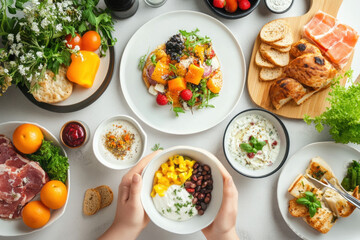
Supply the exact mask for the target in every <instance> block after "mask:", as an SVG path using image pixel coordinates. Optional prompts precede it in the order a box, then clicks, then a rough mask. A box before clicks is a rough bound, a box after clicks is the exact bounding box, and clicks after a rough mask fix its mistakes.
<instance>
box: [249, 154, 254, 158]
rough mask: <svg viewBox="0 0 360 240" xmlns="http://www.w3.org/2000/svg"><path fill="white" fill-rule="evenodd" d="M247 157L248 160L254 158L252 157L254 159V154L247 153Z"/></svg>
mask: <svg viewBox="0 0 360 240" xmlns="http://www.w3.org/2000/svg"><path fill="white" fill-rule="evenodd" d="M247 156H248V158H254V157H255V153H248V154H247Z"/></svg>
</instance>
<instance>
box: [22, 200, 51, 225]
mask: <svg viewBox="0 0 360 240" xmlns="http://www.w3.org/2000/svg"><path fill="white" fill-rule="evenodd" d="M22 219H23V221H24V223H25V224H26V225H27V226H28V227H31V228H41V227H42V226H44V225H45V224H46V223H47V222H48V221H49V219H50V209H49V208H48V207H46V206H45V205H44V204H43V203H42V202H40V201H32V202H29V203H28V204H26V206H25V207H24V209H23V211H22Z"/></svg>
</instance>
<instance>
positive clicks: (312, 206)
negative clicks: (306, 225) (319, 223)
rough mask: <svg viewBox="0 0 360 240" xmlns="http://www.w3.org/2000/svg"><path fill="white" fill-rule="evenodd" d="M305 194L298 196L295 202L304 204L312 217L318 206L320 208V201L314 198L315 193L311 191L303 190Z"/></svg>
mask: <svg viewBox="0 0 360 240" xmlns="http://www.w3.org/2000/svg"><path fill="white" fill-rule="evenodd" d="M304 194H305V196H304V197H302V198H298V199H297V200H296V202H297V203H298V204H302V205H305V206H306V207H307V208H308V209H309V213H310V217H313V216H314V215H315V214H316V212H317V209H318V208H321V202H320V201H319V200H318V199H317V198H316V195H315V194H314V193H312V192H305V193H304Z"/></svg>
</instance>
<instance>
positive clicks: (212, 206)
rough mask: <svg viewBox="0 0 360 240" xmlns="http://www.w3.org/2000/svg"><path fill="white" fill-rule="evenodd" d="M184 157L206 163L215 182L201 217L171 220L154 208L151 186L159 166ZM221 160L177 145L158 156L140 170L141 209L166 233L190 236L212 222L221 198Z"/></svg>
mask: <svg viewBox="0 0 360 240" xmlns="http://www.w3.org/2000/svg"><path fill="white" fill-rule="evenodd" d="M177 154H178V155H183V156H187V157H190V158H191V159H193V160H196V161H199V162H200V163H202V164H207V165H209V166H210V168H211V174H212V178H213V181H214V183H213V184H214V185H213V186H214V188H213V190H212V192H211V201H210V203H209V206H208V207H207V209H206V211H205V213H204V215H202V216H200V215H196V216H194V217H193V218H191V219H189V220H187V221H182V222H178V221H173V220H170V219H168V218H166V217H164V216H162V215H161V214H160V213H159V212H158V211H157V210H156V208H155V205H154V202H153V200H152V197H151V196H150V194H151V190H152V187H153V180H154V175H155V172H156V171H157V170H158V169H159V168H160V165H161V164H163V163H164V162H166V161H167V160H168V159H169V157H171V156H174V155H177ZM220 164H221V163H220V161H219V160H218V159H217V158H216V157H215V156H214V155H213V154H211V153H209V152H208V151H206V150H203V149H200V148H194V147H187V146H176V147H172V148H169V149H166V150H164V151H162V152H161V153H159V154H157V155H156V156H155V157H154V158H153V159H152V160H151V161H150V163H149V164H148V165H147V166H146V168H145V169H144V171H143V187H142V190H141V202H142V204H143V206H144V209H145V211H146V213H147V215H148V216H149V218H150V219H151V221H152V222H153V223H155V224H156V225H157V226H159V227H161V228H162V229H165V230H166V231H169V232H173V233H177V234H191V233H194V232H197V231H200V230H201V229H203V228H205V227H207V226H209V225H210V224H211V223H212V222H213V221H214V219H215V217H216V215H217V213H218V211H219V209H220V206H221V203H222V197H223V177H222V175H221V172H220V169H219V165H220Z"/></svg>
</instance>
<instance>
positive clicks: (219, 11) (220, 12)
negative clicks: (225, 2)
mask: <svg viewBox="0 0 360 240" xmlns="http://www.w3.org/2000/svg"><path fill="white" fill-rule="evenodd" d="M212 2H213V0H205V3H206V4H207V6H208V7H209V8H210V10H211V11H213V12H214V13H215V14H216V15H218V16H220V17H223V18H227V19H238V18H242V17H245V16H247V15H249V14H250V13H251V12H252V11H254V10H255V8H257V6H258V5H259V3H260V0H249V2H250V4H251V7H250V8H249V9H248V10H245V11H243V10H241V9H240V8H238V9H237V10H236V12H233V13H229V12H227V11H225V8H216V7H214V6H213V5H212Z"/></svg>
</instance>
